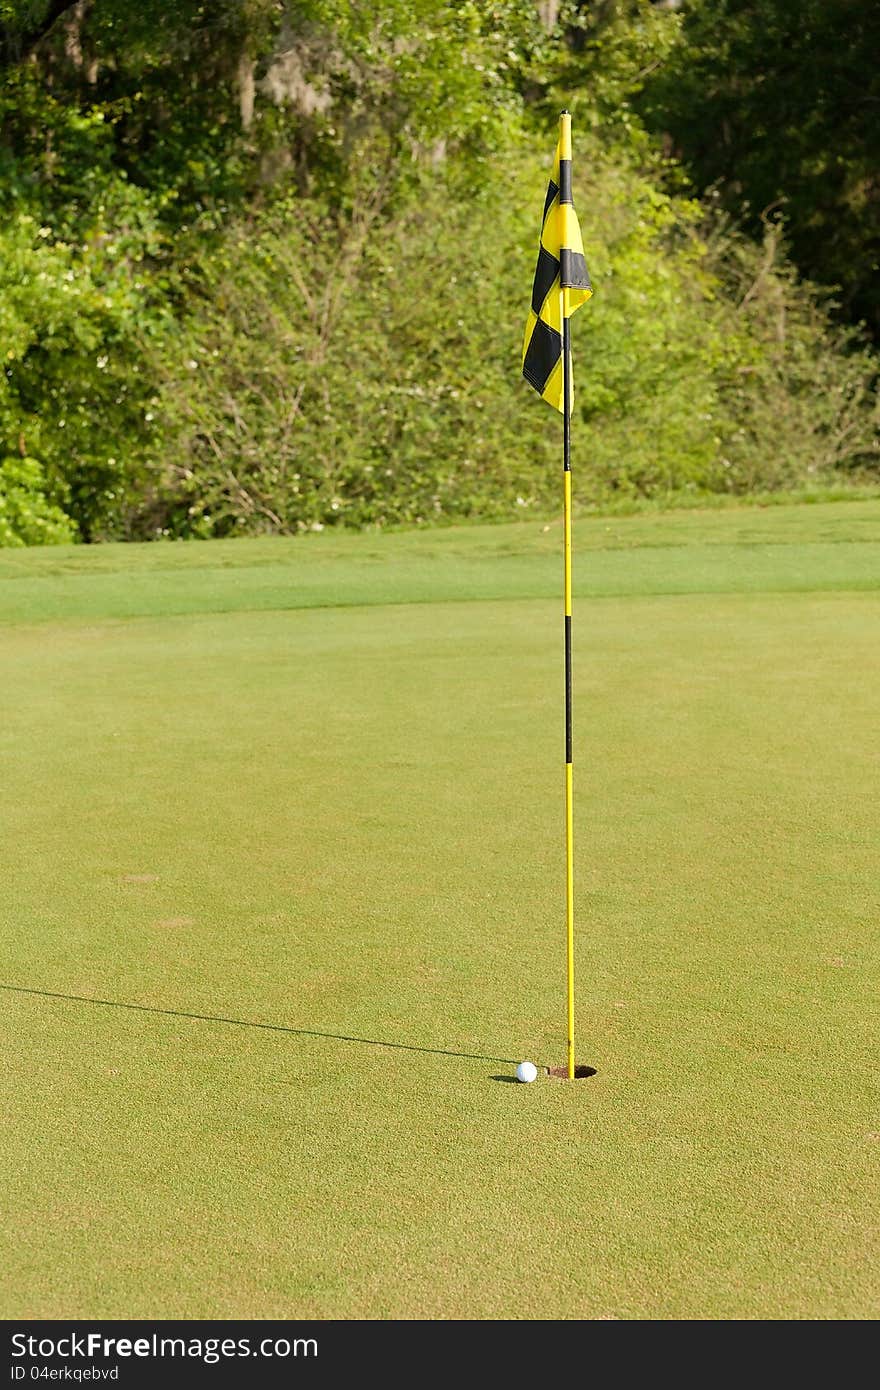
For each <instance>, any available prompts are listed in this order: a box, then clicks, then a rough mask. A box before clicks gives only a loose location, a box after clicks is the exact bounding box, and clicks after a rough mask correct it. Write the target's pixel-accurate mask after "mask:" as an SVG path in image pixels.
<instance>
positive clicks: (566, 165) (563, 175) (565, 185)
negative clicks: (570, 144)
mask: <svg viewBox="0 0 880 1390" xmlns="http://www.w3.org/2000/svg"><path fill="white" fill-rule="evenodd" d="M559 201H560V203H570V202H572V196H571V160H570V159H560V161H559Z"/></svg>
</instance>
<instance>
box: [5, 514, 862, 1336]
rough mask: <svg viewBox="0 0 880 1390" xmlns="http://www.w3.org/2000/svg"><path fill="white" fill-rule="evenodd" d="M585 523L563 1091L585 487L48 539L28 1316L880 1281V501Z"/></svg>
mask: <svg viewBox="0 0 880 1390" xmlns="http://www.w3.org/2000/svg"><path fill="white" fill-rule="evenodd" d="M545 524H546V523H545ZM576 544H577V548H578V560H577V586H576V594H577V598H579V601H577V599H576V609H575V642H576V665H575V696H576V721H577V722H576V728H577V738H576V762H577V898H578V902H577V921H578V948H577V949H578V967H579V990H578V1022H579V1046H578V1051H579V1059H580V1060H581V1061H586V1062H590V1063H592V1064H593V1065H594V1066H595V1067H597V1068H598V1071H597V1074H596V1075H595V1076H594V1077H593V1078H592V1079H591V1080H589V1081H579V1082H576V1083H573V1084H569V1083H564V1082H555V1081H550V1080H546V1079H544V1080H541V1081H539V1082H538V1083H537V1084H535V1085H533V1086H528V1087H524V1086H516V1085H511V1084H507V1079H508V1078H509V1077H510V1075H511V1073H512V1070H513V1063H514V1062H515V1061H516V1060H518V1059H519V1058H520V1057H532V1058H533V1059H534V1060H535V1061H537V1062H539V1063H556V1062H561V1061H562V1060H563V1054H564V1038H563V1024H564V938H563V917H562V901H561V892H560V890H561V883H562V879H561V864H560V846H561V803H560V791H561V767H560V752H561V741H560V740H561V734H560V708H559V705H560V700H559V697H560V661H559V657H560V651H559V648H560V637H561V618H560V611H559V610H560V603H559V599H558V590H559V582H558V581H559V531H558V527H556V526H551V527H550V529H548V530H545V529H543V526H542V525H534V524H531V525H530V524H523V525H521V526H515V527H514V526H509V527H497V528H480V527H473V528H464V529H459V530H449V531H441V532H431V533H430V534H421V535H420V534H410V533H399V534H394V535H389V536H384V537H368V536H350V535H338V536H337V535H328V534H326V533H325V534H323V535H320V536H314V537H305V538H302V539H295V540H290V541H286V540H266V541H253V542H249V541H234V542H229V543H226V542H206V543H190V544H188V545H185V546H183V545H180V546H178V545H172V544H168V545H155V546H151V547H137V546H134V547H119V546H108V547H102V548H96V549H85V548H78V549H76V548H64V549H58V550H55V549H53V550H46V551H27V552H15V553H9V554H3V555H0V612H2V614H3V615H4V617H5V619H6V621H5V624H4V626H3V628H2V631H0V661H2V667H3V671H4V680H3V682H2V686H0V766H2V768H3V774H2V792H0V811H2V817H3V822H4V824H3V833H2V840H0V861H2V862H0V871H2V882H3V898H2V912H3V919H4V926H3V959H4V966H3V983H4V984H5V985H7V986H11V987H12V988H4V989H3V990H0V999H2V1011H3V1017H4V1056H5V1067H4V1071H3V1087H4V1090H5V1091H6V1092H7V1093H8V1095H7V1097H6V1099H5V1106H6V1109H7V1111H8V1113H9V1114H10V1116H11V1121H12V1122H11V1123H7V1124H5V1125H4V1129H3V1133H2V1137H0V1193H2V1196H0V1204H2V1207H3V1208H4V1210H3V1212H2V1221H3V1228H4V1231H5V1244H6V1245H7V1253H6V1256H5V1258H4V1260H3V1273H2V1275H0V1280H2V1285H3V1296H2V1306H0V1312H2V1314H3V1315H5V1316H6V1317H10V1318H12V1317H14V1318H18V1317H24V1316H33V1317H89V1318H96V1317H105V1318H106V1317H113V1316H116V1317H120V1316H142V1317H157V1316H168V1317H173V1316H180V1317H201V1316H218V1317H224V1316H230V1317H231V1316H240V1317H276V1316H277V1317H286V1316H294V1317H295V1316H304V1317H309V1316H315V1317H321V1318H332V1317H347V1318H361V1317H369V1318H401V1317H404V1318H405V1317H464V1318H470V1317H478V1318H485V1317H517V1316H527V1317H536V1318H559V1317H583V1318H731V1319H734V1318H867V1317H874V1316H876V1315H877V1313H878V1311H880V1299H878V1293H880V1278H878V1275H877V1269H876V1261H875V1260H874V1258H873V1252H874V1250H875V1248H876V1244H875V1242H876V1221H877V1214H878V1212H877V1207H878V1202H877V1195H878V1192H877V1181H876V1168H877V1158H878V1153H880V1120H878V1117H877V1110H876V1099H877V1097H876V1073H875V1071H874V1069H873V1058H872V1056H871V1046H870V1038H871V1031H872V1028H871V1020H872V1015H873V1014H874V1012H875V1009H876V997H877V983H878V981H877V975H878V971H877V962H876V902H877V892H878V887H880V882H878V859H877V808H878V802H880V798H878V790H880V788H878V764H877V754H876V748H877V729H878V727H880V640H878V634H880V605H878V590H880V503H877V502H870V501H864V502H851V503H845V504H833V505H832V504H828V505H815V506H810V507H778V508H771V509H768V510H766V511H753V510H748V511H747V510H743V511H739V510H734V511H713V512H706V513H675V514H672V515H669V516H665V517H664V516H659V515H656V514H643V515H637V516H633V517H630V518H615V519H613V520H609V519H608V518H604V519H595V520H583V521H581V522H580V523H579V524H578V529H577V533H576ZM59 996H69V997H59ZM86 999H91V1000H105V1001H115V1003H116V1004H120V1005H131V1006H139V1007H137V1008H132V1007H115V1006H114V1005H113V1003H109V1004H100V1003H88V1002H83V1001H84V1000H86ZM192 1015H200V1016H201V1017H193V1016H192ZM231 1020H240V1021H241V1022H239V1023H236V1022H233V1021H231ZM251 1024H261V1025H267V1026H250V1025H251ZM499 1078H502V1079H499Z"/></svg>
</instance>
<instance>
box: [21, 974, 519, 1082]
mask: <svg viewBox="0 0 880 1390" xmlns="http://www.w3.org/2000/svg"><path fill="white" fill-rule="evenodd" d="M0 989H5V990H6V991H7V992H8V993H10V994H32V995H36V996H37V997H38V998H40V999H65V1000H67V1001H68V1002H69V1003H72V1004H95V1005H98V1006H99V1007H101V1008H105V1009H130V1010H132V1011H133V1012H136V1013H142V1014H161V1015H164V1016H165V1017H167V1018H192V1019H196V1020H197V1021H198V1022H199V1023H226V1024H230V1025H232V1026H233V1027H235V1028H262V1029H264V1030H265V1031H267V1032H270V1033H292V1034H293V1035H294V1036H295V1037H300V1038H331V1039H333V1040H334V1041H335V1042H348V1043H360V1044H361V1045H362V1046H364V1047H390V1048H394V1049H395V1050H396V1051H398V1052H426V1053H429V1054H431V1055H432V1056H434V1057H463V1058H465V1059H466V1060H467V1061H470V1062H504V1063H507V1064H509V1065H511V1066H515V1065H516V1063H515V1062H514V1061H513V1059H512V1058H510V1057H486V1056H484V1055H483V1054H482V1053H480V1052H454V1051H453V1050H452V1049H451V1048H446V1047H418V1046H417V1045H416V1044H415V1043H400V1042H387V1041H385V1040H383V1039H382V1038H360V1037H358V1036H356V1035H355V1034H351V1033H327V1032H322V1031H321V1030H320V1029H317V1028H290V1027H288V1025H287V1024H286V1023H259V1022H255V1021H254V1020H253V1019H249V1018H226V1017H224V1015H222V1014H197V1013H191V1012H190V1011H189V1010H187V1009H157V1008H154V1007H153V1006H152V1005H150V1004H129V1003H126V1001H125V1000H123V999H94V998H92V997H91V996H90V995H87V994H62V993H61V992H60V990H55V989H29V988H28V987H27V986H26V985H7V984H2V983H0Z"/></svg>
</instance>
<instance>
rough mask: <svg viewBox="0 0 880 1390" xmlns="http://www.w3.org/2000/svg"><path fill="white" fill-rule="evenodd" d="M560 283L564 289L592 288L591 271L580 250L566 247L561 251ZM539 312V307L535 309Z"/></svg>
mask: <svg viewBox="0 0 880 1390" xmlns="http://www.w3.org/2000/svg"><path fill="white" fill-rule="evenodd" d="M559 276H560V284H561V285H562V288H563V289H564V290H591V289H592V288H593V286H592V283H591V281H590V272H589V271H588V270H587V263H586V261H585V260H584V258H583V256H582V255H581V253H580V251H569V250H567V249H566V248H565V247H563V248H562V250H561V251H560V252H559ZM535 312H536V313H537V309H536V310H535Z"/></svg>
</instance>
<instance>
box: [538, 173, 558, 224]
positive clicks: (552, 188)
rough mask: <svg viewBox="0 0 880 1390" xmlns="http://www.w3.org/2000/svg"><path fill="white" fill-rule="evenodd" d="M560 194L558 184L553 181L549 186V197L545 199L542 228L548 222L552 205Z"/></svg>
mask: <svg viewBox="0 0 880 1390" xmlns="http://www.w3.org/2000/svg"><path fill="white" fill-rule="evenodd" d="M558 192H559V189H558V188H557V187H556V184H555V183H554V182H553V180H552V179H551V180H550V182H549V183H548V185H547V197H546V198H545V199H544V215H543V217H542V218H541V226H542V227H543V225H544V223H545V222H546V221H547V213H548V212H549V211H550V205H551V203H552V202H553V199H554V198H555V197H556V194H557V193H558Z"/></svg>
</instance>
